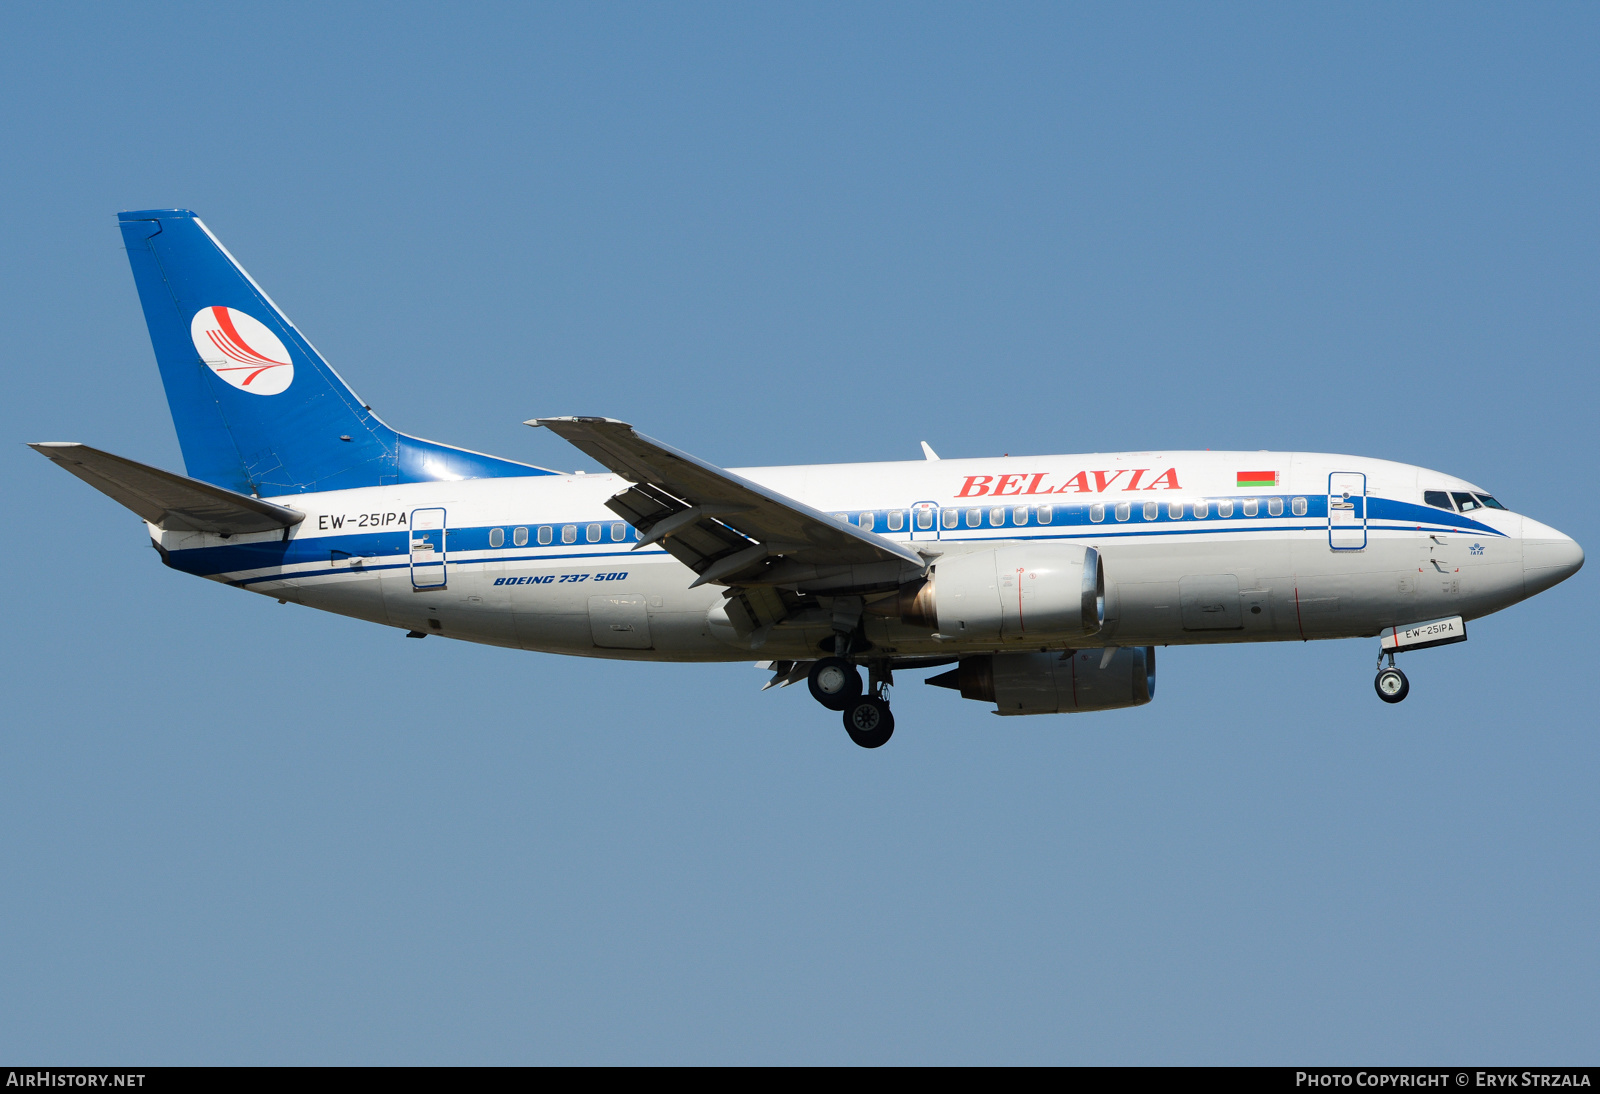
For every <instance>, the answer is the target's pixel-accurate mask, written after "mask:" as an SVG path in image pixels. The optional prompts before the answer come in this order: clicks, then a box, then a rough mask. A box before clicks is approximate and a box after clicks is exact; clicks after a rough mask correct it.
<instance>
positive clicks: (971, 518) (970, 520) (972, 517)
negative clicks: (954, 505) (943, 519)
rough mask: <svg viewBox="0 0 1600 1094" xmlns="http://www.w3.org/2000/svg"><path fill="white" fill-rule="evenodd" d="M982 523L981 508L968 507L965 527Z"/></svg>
mask: <svg viewBox="0 0 1600 1094" xmlns="http://www.w3.org/2000/svg"><path fill="white" fill-rule="evenodd" d="M982 523H983V511H982V510H981V509H968V510H967V527H968V528H976V527H977V526H978V525H980V524H982Z"/></svg>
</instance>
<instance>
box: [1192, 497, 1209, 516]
mask: <svg viewBox="0 0 1600 1094" xmlns="http://www.w3.org/2000/svg"><path fill="white" fill-rule="evenodd" d="M1210 513H1211V506H1210V505H1209V504H1208V503H1206V502H1203V501H1197V502H1195V503H1194V519H1195V520H1205V519H1206V517H1207V516H1209V515H1210Z"/></svg>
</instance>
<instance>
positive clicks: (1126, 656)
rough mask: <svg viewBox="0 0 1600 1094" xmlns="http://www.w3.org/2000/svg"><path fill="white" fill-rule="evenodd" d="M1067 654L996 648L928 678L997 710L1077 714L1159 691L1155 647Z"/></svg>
mask: <svg viewBox="0 0 1600 1094" xmlns="http://www.w3.org/2000/svg"><path fill="white" fill-rule="evenodd" d="M1109 652H1110V657H1107V656H1106V654H1107V651H1106V650H1103V649H1099V650H1069V651H1067V652H1066V653H1054V652H1048V653H1037V652H1031V653H993V654H985V655H983V656H981V657H963V658H962V659H961V664H960V666H959V667H957V668H955V669H952V670H951V671H949V672H946V673H942V674H940V675H938V676H932V677H929V678H928V681H927V682H928V683H930V684H932V685H934V686H935V687H941V688H956V689H958V690H960V692H961V697H962V698H963V699H978V700H981V701H983V702H986V703H993V704H994V706H995V713H996V714H1072V713H1076V712H1079V711H1086V710H1115V709H1116V708H1118V707H1137V706H1143V705H1144V704H1145V703H1148V702H1149V701H1150V699H1151V697H1152V696H1154V695H1155V693H1156V651H1155V647H1154V646H1134V647H1125V648H1120V649H1113V650H1111V651H1109Z"/></svg>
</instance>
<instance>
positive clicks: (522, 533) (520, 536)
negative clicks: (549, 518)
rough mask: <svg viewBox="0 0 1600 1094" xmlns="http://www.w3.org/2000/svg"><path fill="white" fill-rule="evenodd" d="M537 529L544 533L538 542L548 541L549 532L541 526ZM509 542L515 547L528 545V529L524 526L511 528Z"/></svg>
mask: <svg viewBox="0 0 1600 1094" xmlns="http://www.w3.org/2000/svg"><path fill="white" fill-rule="evenodd" d="M539 531H540V532H541V533H542V534H543V535H544V538H543V539H542V540H540V541H539V542H540V543H549V542H550V534H549V532H547V531H546V530H545V529H543V528H541V529H539ZM511 543H512V545H513V546H516V547H526V546H527V545H528V530H527V529H526V528H513V529H512V530H511Z"/></svg>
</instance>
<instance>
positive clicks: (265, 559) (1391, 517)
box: [169, 494, 1506, 584]
mask: <svg viewBox="0 0 1600 1094" xmlns="http://www.w3.org/2000/svg"><path fill="white" fill-rule="evenodd" d="M1278 496H1280V495H1245V496H1244V497H1249V498H1254V499H1255V500H1257V501H1261V502H1265V501H1266V500H1268V498H1269V497H1278ZM1297 496H1304V497H1305V498H1306V514H1305V516H1303V517H1296V516H1293V515H1292V513H1290V512H1289V510H1290V508H1291V505H1290V503H1291V502H1292V500H1293V498H1295V497H1297ZM1281 497H1282V500H1283V502H1284V509H1285V512H1284V514H1283V515H1281V516H1277V517H1273V516H1266V515H1263V514H1259V513H1258V514H1257V515H1256V516H1254V517H1247V516H1244V515H1243V513H1242V512H1238V511H1237V510H1238V509H1240V508H1241V507H1240V505H1239V502H1240V500H1241V498H1238V497H1236V498H1233V499H1226V498H1224V499H1220V500H1232V501H1234V503H1235V509H1236V512H1235V513H1234V515H1232V516H1227V517H1223V516H1217V515H1209V516H1206V517H1203V518H1199V517H1195V516H1194V515H1193V513H1194V505H1193V503H1192V502H1185V503H1183V504H1184V515H1183V516H1181V517H1178V518H1173V517H1172V516H1170V515H1169V513H1168V511H1167V506H1168V504H1169V503H1167V502H1164V501H1163V502H1157V504H1158V505H1160V507H1161V508H1160V511H1159V513H1158V515H1157V517H1156V519H1155V520H1153V521H1147V520H1144V519H1143V515H1142V510H1143V504H1144V503H1143V502H1136V503H1130V504H1131V505H1133V507H1134V514H1133V517H1132V518H1131V519H1129V520H1126V521H1118V520H1116V519H1115V513H1114V512H1107V513H1106V515H1105V519H1104V520H1102V521H1099V522H1095V521H1091V520H1089V504H1088V503H1079V504H1075V505H1072V506H1067V505H1060V504H1054V503H1051V504H1052V508H1053V509H1054V513H1053V515H1052V519H1051V521H1050V523H1048V524H1041V523H1040V522H1039V521H1038V520H1037V514H1036V512H1030V515H1029V519H1027V520H1025V521H1023V522H1022V523H1020V524H1019V523H1017V522H1016V520H1015V515H1016V514H1015V513H1014V511H1013V510H1014V509H1016V508H1022V507H1021V506H1008V507H1006V516H1005V522H1004V523H1003V524H1001V525H998V526H994V527H980V528H934V529H921V530H920V531H921V532H923V533H926V535H927V538H925V539H923V540H914V541H909V540H908V542H934V538H933V536H934V534H935V533H937V534H938V535H939V536H941V537H943V538H946V539H949V540H952V541H957V542H962V541H965V542H974V543H982V542H985V541H986V540H987V539H990V538H999V537H993V536H990V535H986V534H985V533H994V532H1011V533H1015V532H1016V531H1018V530H1020V529H1023V528H1028V529H1032V530H1036V531H1035V533H1034V534H1032V535H1023V536H1018V535H1015V534H1011V535H1008V536H1006V537H1005V538H1007V539H1027V540H1032V539H1038V540H1051V539H1130V538H1135V537H1139V536H1174V535H1178V536H1187V535H1213V534H1215V535H1220V534H1256V533H1263V532H1272V533H1282V532H1314V531H1326V530H1327V498H1326V496H1323V495H1292V494H1285V495H1281ZM1205 500H1206V501H1207V503H1208V505H1209V506H1210V507H1211V508H1212V509H1213V510H1214V509H1215V506H1216V501H1217V500H1218V499H1210V498H1208V499H1205ZM1096 504H1105V503H1096ZM1114 507H1115V503H1112V504H1111V505H1108V506H1107V508H1108V509H1114ZM952 508H956V507H952ZM959 508H960V509H961V510H965V509H969V508H983V509H988V508H999V507H998V506H961V507H959ZM1026 508H1028V509H1029V510H1030V511H1031V510H1034V506H1033V505H1029V506H1027V507H1026ZM863 512H870V513H873V514H875V519H874V520H873V525H874V527H875V528H876V527H887V520H886V519H885V517H886V514H888V513H890V512H901V513H904V512H906V510H903V509H902V510H889V509H878V510H870V509H862V510H857V511H852V513H851V514H850V521H851V523H853V524H857V525H859V523H860V514H861V513H863ZM1440 513H1441V511H1440V510H1438V509H1435V508H1433V507H1432V506H1425V505H1417V504H1413V503H1410V502H1401V501H1395V500H1393V499H1389V498H1368V499H1367V521H1366V527H1367V529H1368V530H1369V531H1423V532H1439V533H1446V534H1451V533H1454V534H1461V533H1464V532H1470V533H1473V534H1481V535H1485V536H1495V537H1499V538H1506V536H1505V533H1503V532H1499V531H1496V530H1495V529H1493V528H1490V527H1488V526H1487V525H1484V524H1480V523H1478V522H1477V521H1474V520H1470V519H1468V518H1465V517H1461V516H1459V515H1458V514H1450V515H1451V516H1453V517H1456V519H1455V520H1454V521H1453V522H1451V523H1449V524H1446V523H1443V522H1441V521H1440V520H1439V516H1440ZM985 515H986V516H987V514H985ZM615 523H617V522H616V521H614V520H611V521H595V520H580V521H570V520H569V521H538V522H530V523H528V524H512V523H507V524H493V525H481V526H472V527H466V528H448V529H447V535H448V541H447V543H446V556H447V558H448V559H449V560H450V561H451V564H455V561H456V560H455V559H454V556H456V555H458V554H474V555H478V556H480V557H475V558H473V559H470V560H467V561H472V562H548V561H556V560H560V559H568V558H601V557H608V556H609V557H616V556H622V555H632V554H633V553H634V552H632V550H631V544H632V543H633V542H634V541H636V540H637V539H638V533H637V532H635V531H634V530H633V529H632V528H629V529H628V532H627V536H628V538H627V539H626V540H623V541H621V542H616V541H611V542H607V541H606V540H602V541H601V543H597V544H595V545H594V546H596V547H601V546H604V547H608V548H613V549H612V550H601V551H574V550H572V548H574V547H580V546H587V545H586V544H566V543H552V544H549V545H548V546H545V547H537V546H534V545H532V544H530V545H529V546H528V547H526V548H511V550H515V551H518V552H519V553H517V554H504V555H495V556H491V557H481V556H482V555H483V554H484V553H486V552H489V551H496V550H501V549H502V548H492V547H490V546H489V533H490V532H491V531H492V530H494V529H495V528H499V529H501V530H502V531H504V532H509V531H510V530H511V529H514V528H518V527H526V528H528V529H529V530H530V534H532V535H534V536H536V535H537V529H538V528H540V527H548V528H551V529H552V530H556V529H560V528H563V527H573V528H578V529H583V528H585V527H587V526H588V525H591V524H599V525H601V526H602V527H603V528H604V529H605V531H604V532H603V535H605V536H607V537H608V538H609V534H610V527H609V526H610V525H612V524H615ZM908 523H909V522H908ZM1231 525H1245V526H1244V527H1231ZM1057 527H1060V528H1063V529H1064V530H1063V531H1061V532H1054V531H1050V532H1045V531H1044V529H1047V528H1048V529H1054V528H1057ZM1065 529H1081V530H1077V531H1068V530H1065ZM911 531H913V530H912V529H909V528H907V529H904V530H903V531H902V532H901V533H897V534H892V535H907V534H909V533H910V532H911ZM555 534H556V535H557V536H558V537H559V532H556V533H555ZM580 534H581V533H580ZM410 548H411V544H410V532H409V530H407V529H404V528H399V529H396V528H389V529H386V530H383V531H378V532H362V533H354V534H345V535H333V536H317V537H304V538H296V537H291V538H290V539H289V540H288V541H287V542H284V541H282V540H272V541H270V542H258V543H239V544H224V545H220V546H214V547H197V548H191V549H188V550H178V551H171V552H169V560H170V562H171V564H172V565H173V566H174V567H175V568H176V569H179V570H183V571H184V572H186V573H192V574H196V575H199V576H202V577H215V576H220V575H224V574H230V573H243V572H248V571H251V570H276V569H280V568H283V567H293V566H303V565H306V564H308V563H317V562H332V561H336V560H343V559H347V558H350V557H354V556H360V557H363V558H380V557H383V556H386V555H388V556H393V555H399V556H409V553H410ZM1350 549H1352V550H1354V549H1356V548H1350ZM640 553H641V554H652V555H660V554H665V553H666V552H665V551H664V550H662V549H661V548H659V547H651V548H647V549H646V550H645V551H643V552H640ZM403 564H407V565H408V564H409V561H408V562H406V563H403ZM380 568H392V567H386V566H384V565H383V564H379V563H369V564H368V565H366V566H365V567H363V569H365V570H376V569H380ZM351 572H353V571H351V570H350V569H348V568H345V569H339V570H334V569H326V570H320V569H319V570H315V571H304V573H306V574H308V575H310V574H317V575H326V574H334V573H351ZM264 580H274V579H273V578H271V577H252V578H249V579H246V580H245V581H242V582H240V583H241V584H246V583H249V582H254V581H264Z"/></svg>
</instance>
